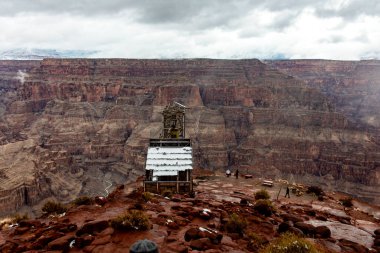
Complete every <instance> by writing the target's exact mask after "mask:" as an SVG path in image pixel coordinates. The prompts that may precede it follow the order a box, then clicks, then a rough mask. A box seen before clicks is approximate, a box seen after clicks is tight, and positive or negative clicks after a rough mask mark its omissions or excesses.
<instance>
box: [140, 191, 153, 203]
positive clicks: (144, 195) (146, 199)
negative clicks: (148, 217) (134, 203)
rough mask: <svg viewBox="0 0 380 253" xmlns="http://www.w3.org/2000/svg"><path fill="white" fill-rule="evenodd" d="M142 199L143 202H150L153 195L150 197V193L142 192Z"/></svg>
mask: <svg viewBox="0 0 380 253" xmlns="http://www.w3.org/2000/svg"><path fill="white" fill-rule="evenodd" d="M142 198H143V200H144V201H145V202H148V201H151V200H152V198H153V195H152V193H150V192H144V193H143V194H142Z"/></svg>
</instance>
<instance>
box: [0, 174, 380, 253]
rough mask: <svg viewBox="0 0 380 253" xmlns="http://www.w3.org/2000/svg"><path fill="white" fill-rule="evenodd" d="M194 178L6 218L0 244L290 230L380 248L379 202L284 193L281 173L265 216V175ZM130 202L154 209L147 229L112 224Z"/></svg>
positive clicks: (190, 247) (170, 239) (69, 248)
mask: <svg viewBox="0 0 380 253" xmlns="http://www.w3.org/2000/svg"><path fill="white" fill-rule="evenodd" d="M194 181H195V183H196V187H195V196H188V195H177V194H175V195H172V196H171V197H163V196H161V195H152V196H151V197H152V198H151V199H150V200H149V201H146V199H145V200H144V197H143V196H144V195H143V193H142V187H141V186H142V183H141V182H140V181H137V182H136V183H132V184H128V185H122V186H119V187H117V189H116V190H115V191H113V192H112V193H110V194H109V195H108V197H107V198H105V199H104V201H103V202H101V203H99V201H98V202H97V203H98V204H90V205H80V206H74V205H73V206H71V207H69V209H68V210H67V211H66V212H65V213H64V214H61V215H51V216H47V215H42V216H41V217H40V218H38V219H33V220H28V219H27V220H24V221H20V222H19V223H18V224H13V225H8V224H5V225H3V227H2V231H1V233H0V249H1V252H30V253H32V252H94V253H96V252H105V253H107V252H113V253H117V252H128V249H129V248H130V246H131V245H132V244H133V243H134V242H136V241H137V240H140V239H149V240H152V241H154V242H155V243H156V244H157V246H158V248H159V250H160V252H210V253H211V252H235V253H238V252H258V251H259V250H260V247H264V246H265V245H266V244H268V243H270V242H271V241H272V240H274V239H275V238H277V237H279V235H280V233H282V232H286V231H290V232H293V233H298V234H299V235H301V236H305V237H306V238H307V240H309V241H311V242H312V243H313V244H315V245H316V246H317V248H318V249H319V250H320V251H321V252H380V247H379V237H380V220H379V214H380V208H379V207H376V206H369V205H366V204H364V203H361V202H357V201H355V200H354V201H353V204H354V206H353V207H351V208H346V207H344V206H342V205H341V204H340V202H339V199H340V198H342V197H344V196H343V195H341V194H339V193H333V192H326V195H325V196H324V198H323V201H319V200H318V198H317V197H316V196H315V195H310V194H304V195H302V196H299V197H297V196H295V195H294V194H292V193H291V198H285V197H284V195H285V190H284V189H285V188H284V182H283V181H276V182H275V184H274V187H272V188H265V189H266V190H267V191H268V192H269V193H270V195H271V201H272V203H273V205H274V212H273V214H271V215H270V216H264V215H261V214H260V213H259V212H258V211H257V210H255V208H254V204H255V202H256V201H255V199H254V193H255V192H257V191H258V190H260V189H262V186H261V179H258V178H248V179H245V178H244V177H240V178H239V179H236V178H235V177H229V178H227V177H225V176H224V175H223V174H213V173H210V172H208V173H204V174H202V173H200V175H198V176H197V179H195V180H194ZM300 187H302V186H300ZM280 188H282V190H281V192H280V194H278V192H279V190H280ZM277 196H278V197H277ZM133 209H138V210H140V211H141V212H143V213H144V214H145V215H146V216H147V217H149V228H148V229H147V230H145V231H120V230H118V229H115V228H113V227H112V226H110V220H112V219H113V218H115V217H117V216H120V215H122V214H123V213H125V212H131V210H133ZM233 213H235V214H237V215H238V217H239V218H241V219H243V220H245V221H246V223H247V227H246V228H245V229H244V232H241V233H240V234H239V233H233V232H231V231H227V229H225V228H226V224H227V223H228V222H229V221H230V220H231V219H232V218H231V214H233ZM255 238H256V239H255ZM257 238H260V239H259V240H257Z"/></svg>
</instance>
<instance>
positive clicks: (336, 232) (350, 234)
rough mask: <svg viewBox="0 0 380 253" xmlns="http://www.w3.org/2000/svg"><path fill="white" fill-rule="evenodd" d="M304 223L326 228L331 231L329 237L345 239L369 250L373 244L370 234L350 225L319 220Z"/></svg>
mask: <svg viewBox="0 0 380 253" xmlns="http://www.w3.org/2000/svg"><path fill="white" fill-rule="evenodd" d="M305 223H308V224H311V225H313V226H315V227H318V226H327V227H328V228H329V229H330V231H331V237H332V238H335V239H338V240H339V239H346V240H349V241H353V242H356V243H358V244H361V245H363V246H365V247H367V248H371V246H372V244H373V237H372V235H371V234H370V233H368V232H367V231H364V230H362V229H359V228H357V227H354V226H352V225H347V224H343V223H340V222H338V221H320V220H309V221H305Z"/></svg>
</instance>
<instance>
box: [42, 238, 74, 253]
mask: <svg viewBox="0 0 380 253" xmlns="http://www.w3.org/2000/svg"><path fill="white" fill-rule="evenodd" d="M74 238H75V236H74V235H65V236H63V237H60V238H58V239H55V240H54V241H51V242H49V243H48V249H51V250H61V251H66V250H68V249H69V246H70V243H71V241H72V240H74Z"/></svg>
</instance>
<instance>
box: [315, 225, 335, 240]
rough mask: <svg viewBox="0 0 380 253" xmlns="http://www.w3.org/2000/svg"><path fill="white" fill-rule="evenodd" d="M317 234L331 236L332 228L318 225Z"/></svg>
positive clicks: (318, 235) (321, 236) (322, 236)
mask: <svg viewBox="0 0 380 253" xmlns="http://www.w3.org/2000/svg"><path fill="white" fill-rule="evenodd" d="M314 232H315V236H316V237H318V238H329V237H330V236H331V230H330V229H329V228H328V227H327V226H318V227H316V228H315V229H314Z"/></svg>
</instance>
